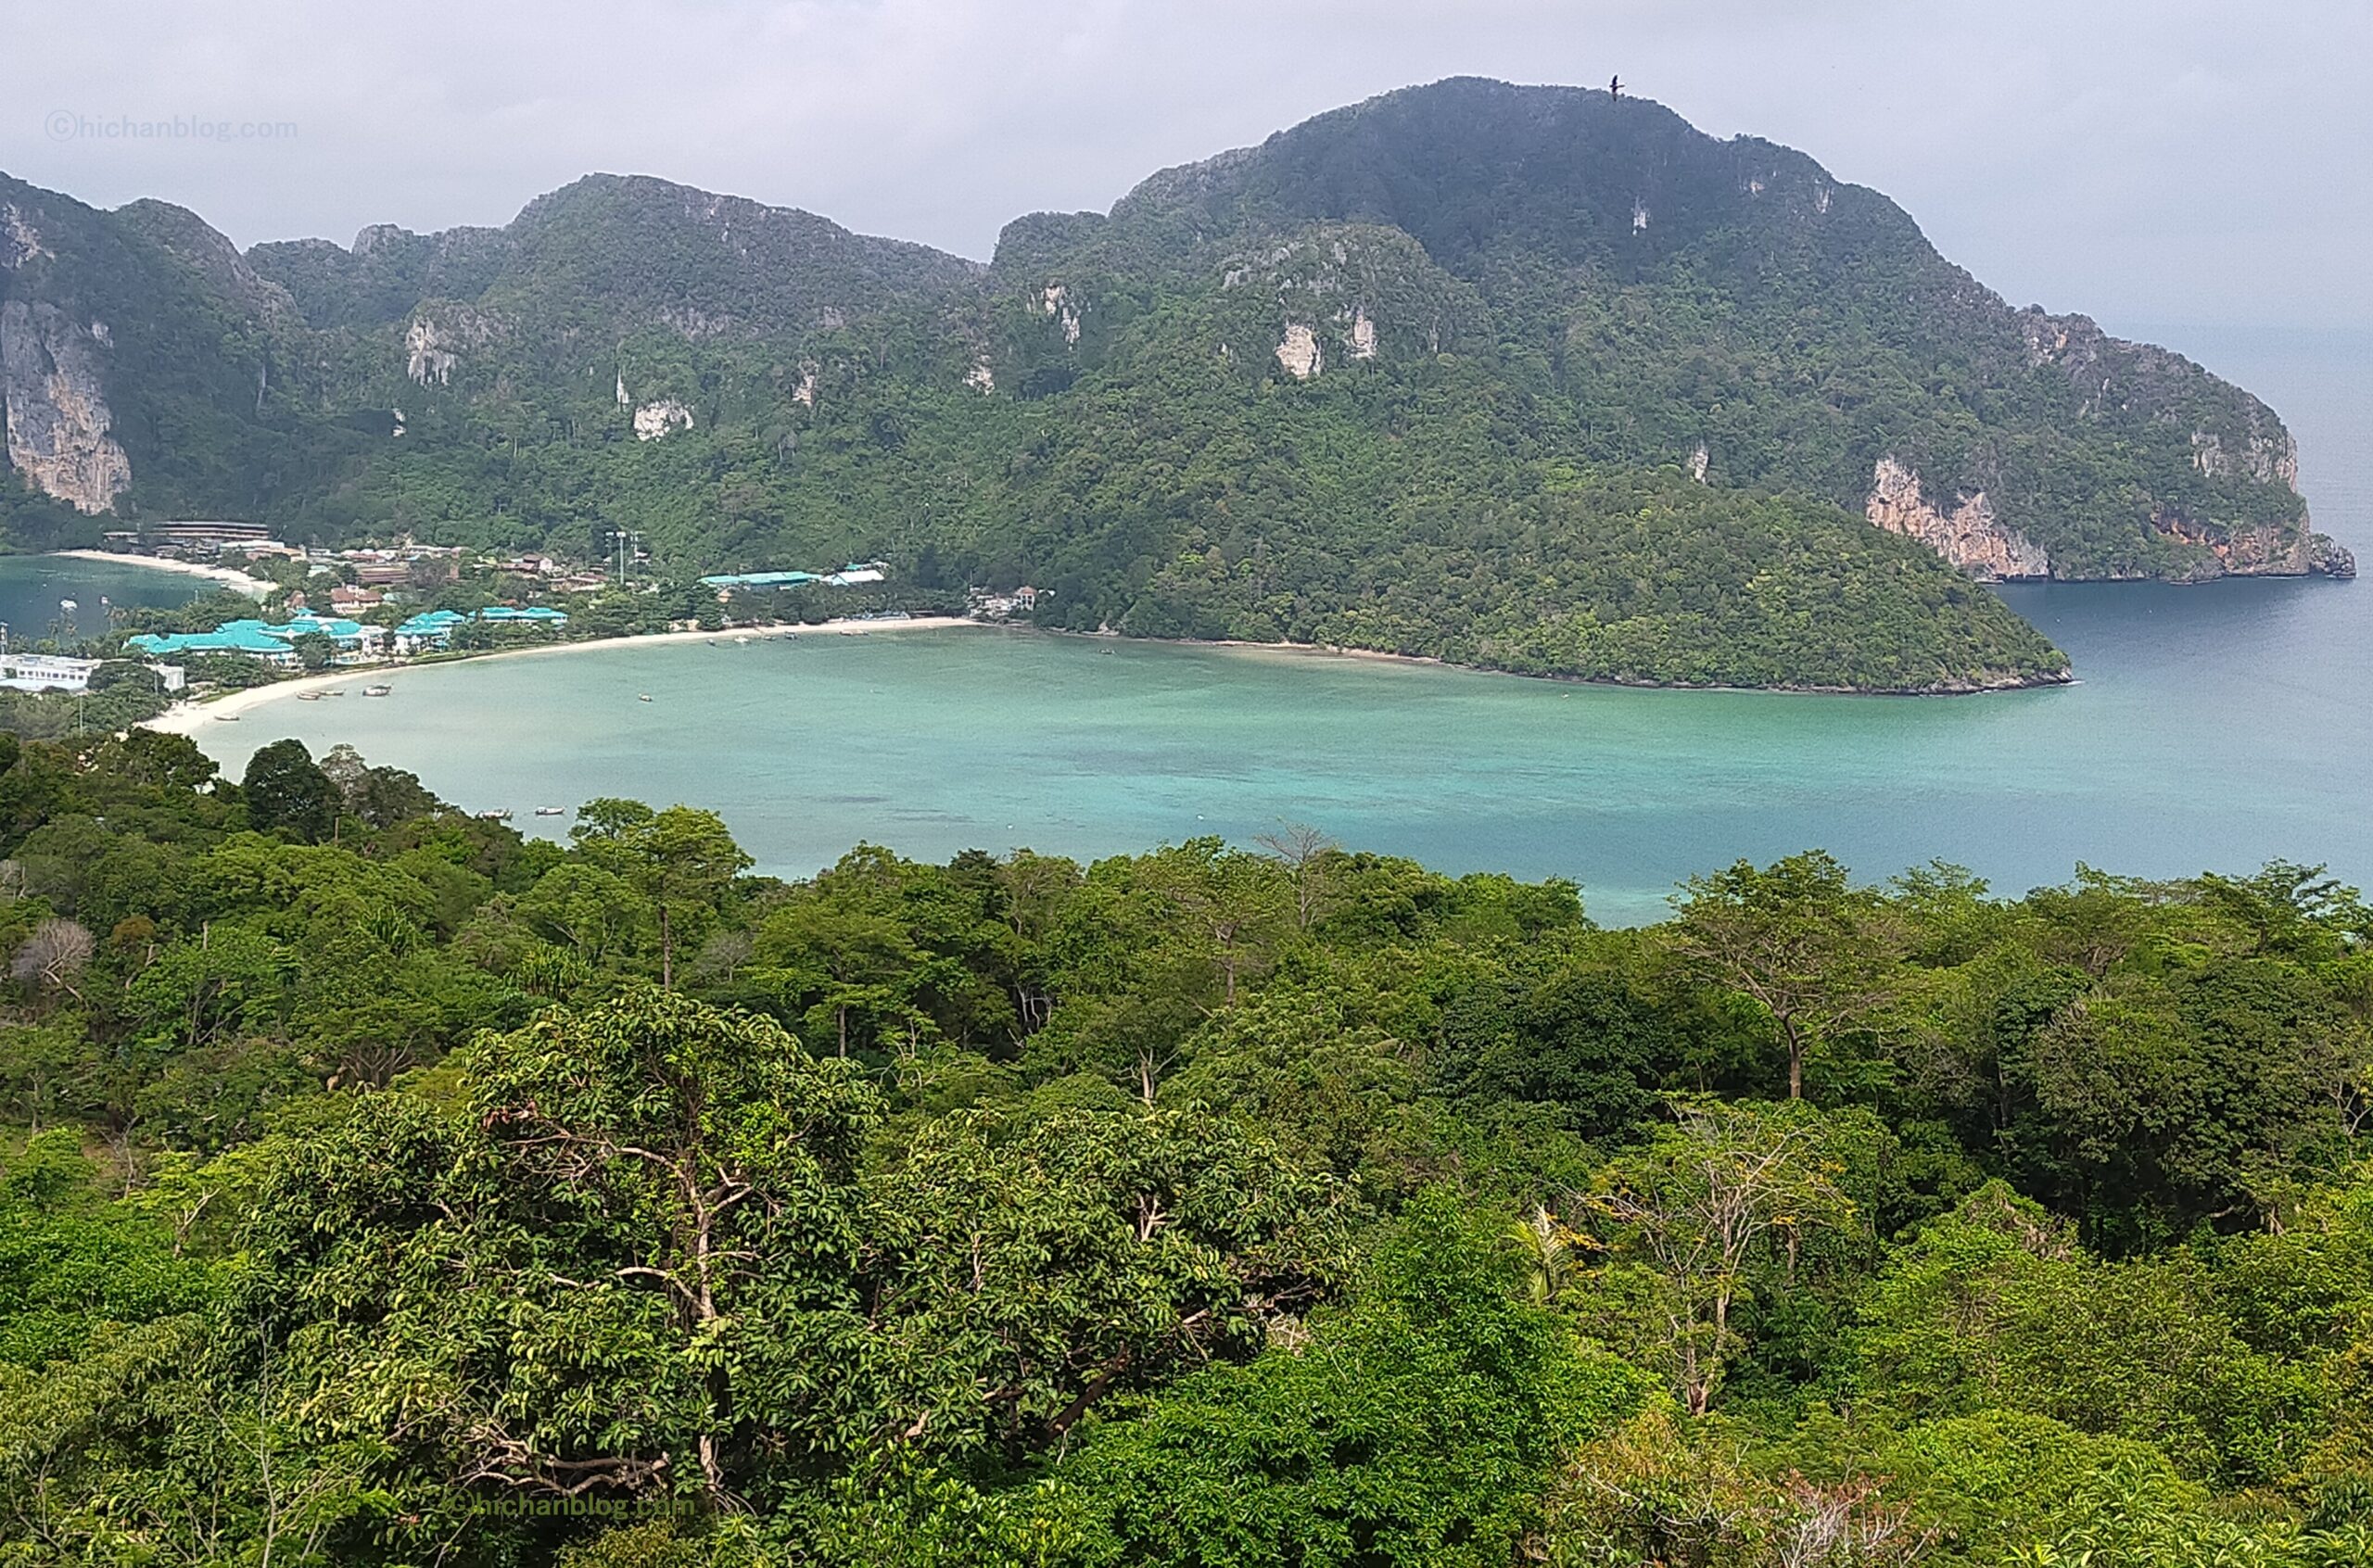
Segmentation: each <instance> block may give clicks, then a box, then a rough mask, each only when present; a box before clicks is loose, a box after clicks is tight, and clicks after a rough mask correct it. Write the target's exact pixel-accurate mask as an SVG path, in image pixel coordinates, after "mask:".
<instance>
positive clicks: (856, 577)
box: [701, 561, 890, 599]
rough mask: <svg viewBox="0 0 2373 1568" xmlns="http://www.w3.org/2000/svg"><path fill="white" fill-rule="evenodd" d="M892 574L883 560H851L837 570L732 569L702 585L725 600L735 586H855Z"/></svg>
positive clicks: (879, 580) (707, 580)
mask: <svg viewBox="0 0 2373 1568" xmlns="http://www.w3.org/2000/svg"><path fill="white" fill-rule="evenodd" d="M888 575H890V566H889V563H887V562H882V561H852V562H850V563H848V564H847V565H845V566H844V567H842V568H841V569H840V570H839V571H837V572H729V573H725V574H722V575H718V576H714V577H703V578H702V579H701V586H702V587H704V588H715V589H717V598H719V599H723V598H724V597H725V596H726V595H727V594H730V593H731V592H732V591H733V590H734V589H736V588H799V587H801V586H803V585H805V584H807V583H821V584H823V585H824V586H825V587H826V588H854V587H856V586H857V585H858V584H859V583H878V582H881V581H882V579H883V578H885V577H887V576H888Z"/></svg>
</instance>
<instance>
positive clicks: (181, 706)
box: [140, 615, 983, 738]
mask: <svg viewBox="0 0 2373 1568" xmlns="http://www.w3.org/2000/svg"><path fill="white" fill-rule="evenodd" d="M981 625H983V623H982V622H979V621H975V620H971V619H970V618H968V617H965V616H961V615H918V616H915V617H913V618H912V619H909V620H904V621H860V620H845V621H819V622H817V623H815V624H813V625H809V626H770V627H768V628H766V629H765V630H764V631H759V632H751V631H746V630H745V631H733V630H726V631H714V632H705V631H677V632H649V633H645V634H643V635H642V636H640V637H634V636H628V637H592V638H586V639H583V640H581V641H577V642H545V643H538V644H537V645H535V646H534V647H532V648H498V649H493V650H489V651H486V652H483V653H463V654H457V655H455V656H453V657H450V658H444V659H431V660H427V661H425V662H422V661H414V662H411V663H407V664H355V665H350V666H349V667H348V668H346V669H342V670H326V671H324V672H323V673H322V674H320V675H310V676H298V677H296V678H294V679H292V680H275V681H273V682H272V683H270V684H269V685H265V686H251V687H248V688H247V689H246V690H244V691H231V692H226V693H224V694H223V695H222V696H220V697H216V698H214V699H212V700H211V701H208V702H178V703H175V704H174V705H173V706H172V707H171V708H168V709H166V710H165V711H164V712H163V713H161V714H158V715H157V716H156V717H155V718H152V719H144V720H143V721H141V724H140V727H141V728H143V729H153V730H156V731H158V732H159V733H160V734H164V735H186V736H190V737H193V738H195V737H196V736H197V734H198V733H199V732H200V731H201V730H203V729H204V728H205V727H206V726H207V725H209V724H213V723H220V722H222V721H223V720H225V719H237V718H239V717H242V716H243V715H245V714H248V713H251V712H253V711H254V710H256V709H258V708H260V707H263V706H265V705H267V704H269V703H273V702H281V701H284V700H286V699H288V698H293V697H298V696H301V695H302V694H304V693H305V692H308V691H326V690H328V689H330V688H332V687H334V686H345V685H347V684H349V682H361V683H362V684H365V685H376V684H378V683H380V682H383V681H384V682H388V683H392V682H393V681H394V680H395V679H396V678H397V677H400V676H401V675H403V674H404V673H405V672H406V671H410V670H422V669H435V668H438V667H439V666H442V665H450V664H481V663H484V662H486V661H488V660H490V659H525V658H530V657H534V656H536V655H539V654H541V655H551V654H556V653H579V652H583V651H586V650H588V649H593V648H646V647H655V646H658V645H660V644H663V643H671V642H722V641H724V640H725V639H728V638H735V637H742V638H751V639H758V638H765V637H781V636H782V635H784V633H785V632H797V633H799V634H801V635H803V636H806V635H810V634H813V633H817V632H837V633H845V634H848V635H851V636H856V635H859V634H870V633H873V632H890V631H947V630H950V629H951V628H954V627H958V626H981Z"/></svg>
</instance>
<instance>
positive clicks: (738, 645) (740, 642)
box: [733, 637, 750, 648]
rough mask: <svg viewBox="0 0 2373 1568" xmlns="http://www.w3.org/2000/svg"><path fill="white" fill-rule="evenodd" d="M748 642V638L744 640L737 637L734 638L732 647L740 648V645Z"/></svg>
mask: <svg viewBox="0 0 2373 1568" xmlns="http://www.w3.org/2000/svg"><path fill="white" fill-rule="evenodd" d="M749 640H750V639H748V638H746V637H737V638H735V639H733V642H734V646H736V647H737V648H738V647H740V646H742V644H744V643H746V642H748V641H749Z"/></svg>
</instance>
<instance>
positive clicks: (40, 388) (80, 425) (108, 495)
mask: <svg viewBox="0 0 2373 1568" xmlns="http://www.w3.org/2000/svg"><path fill="white" fill-rule="evenodd" d="M95 328H97V323H92V326H90V327H86V326H84V325H83V324H82V323H81V322H76V321H74V320H73V319H72V318H70V317H69V316H68V315H67V314H66V312H65V311H63V310H59V309H57V307H56V306H55V305H50V304H46V303H41V302H35V301H31V300H24V299H11V300H9V301H7V302H6V304H0V419H5V422H6V425H7V453H8V464H9V466H10V467H12V468H14V469H16V470H17V471H18V472H19V474H23V475H24V476H25V477H26V478H27V479H28V480H30V481H31V482H32V486H33V487H34V488H35V489H38V490H39V491H41V492H42V493H43V494H44V495H45V496H49V497H52V498H53V499H57V500H62V501H65V502H66V503H67V504H69V505H70V506H72V507H73V508H74V509H75V510H76V511H78V512H106V511H108V510H109V509H110V508H112V507H113V506H114V505H115V501H116V498H117V497H118V496H120V495H121V494H122V493H123V492H124V490H125V489H126V488H128V487H130V486H131V484H132V460H131V459H130V458H128V457H126V456H125V455H124V451H123V448H122V447H121V446H119V445H118V444H117V443H116V439H115V437H114V436H112V435H111V434H110V433H109V432H110V430H111V428H112V427H113V425H114V423H115V415H114V413H113V411H110V410H109V409H108V401H107V397H106V394H105V392H104V391H103V389H102V379H101V364H102V358H101V356H102V354H103V352H104V350H105V348H106V340H105V338H104V337H102V336H99V335H95V331H94V329H95ZM97 330H98V331H104V329H103V328H98V329H97Z"/></svg>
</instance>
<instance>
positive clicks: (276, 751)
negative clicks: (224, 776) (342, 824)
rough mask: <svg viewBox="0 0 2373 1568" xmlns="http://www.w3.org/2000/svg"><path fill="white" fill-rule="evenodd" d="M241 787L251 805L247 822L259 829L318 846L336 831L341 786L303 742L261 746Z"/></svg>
mask: <svg viewBox="0 0 2373 1568" xmlns="http://www.w3.org/2000/svg"><path fill="white" fill-rule="evenodd" d="M239 790H240V793H241V794H242V795H243V796H244V797H245V798H246V800H247V825H248V826H249V827H251V828H255V829H256V831H258V832H260V833H275V832H277V833H287V834H290V835H292V836H293V837H295V838H297V839H298V840H299V841H302V842H305V843H309V844H318V843H320V842H321V841H323V840H324V839H326V838H328V837H330V836H331V835H332V834H333V833H335V832H336V830H337V812H338V791H337V785H336V783H334V782H333V781H332V780H331V778H330V776H329V775H328V774H326V773H324V772H323V771H322V770H321V768H320V766H319V765H316V764H315V763H314V761H313V753H312V752H309V751H307V750H306V749H305V742H303V741H302V740H293V739H292V740H274V741H273V742H272V743H271V744H269V745H266V746H261V747H259V748H258V749H257V751H256V754H255V755H254V756H252V757H249V758H248V759H247V773H246V774H245V775H244V776H243V777H242V778H241V779H240V781H239Z"/></svg>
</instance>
